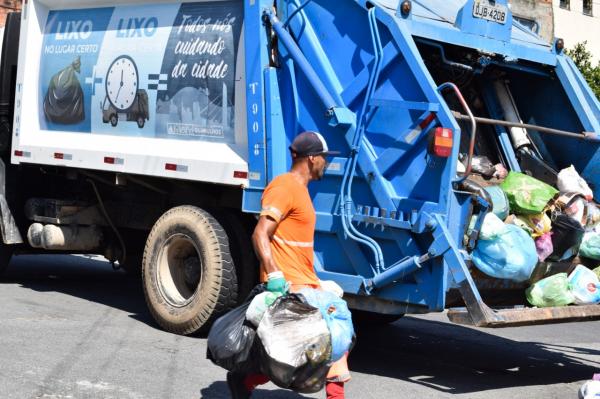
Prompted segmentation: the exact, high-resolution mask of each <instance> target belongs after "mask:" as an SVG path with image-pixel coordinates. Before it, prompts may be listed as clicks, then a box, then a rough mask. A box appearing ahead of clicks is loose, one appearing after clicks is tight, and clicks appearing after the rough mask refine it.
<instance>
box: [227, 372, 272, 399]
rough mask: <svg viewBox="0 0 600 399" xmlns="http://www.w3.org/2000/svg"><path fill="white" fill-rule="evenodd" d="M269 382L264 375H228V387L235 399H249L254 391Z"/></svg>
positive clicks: (230, 373)
mask: <svg viewBox="0 0 600 399" xmlns="http://www.w3.org/2000/svg"><path fill="white" fill-rule="evenodd" d="M267 382H269V378H268V377H267V376H266V375H262V374H243V373H235V372H231V371H230V372H229V373H227V386H228V387H229V392H230V393H231V397H232V398H233V399H249V398H250V394H251V393H252V391H254V389H255V388H256V387H257V386H259V385H262V384H266V383H267Z"/></svg>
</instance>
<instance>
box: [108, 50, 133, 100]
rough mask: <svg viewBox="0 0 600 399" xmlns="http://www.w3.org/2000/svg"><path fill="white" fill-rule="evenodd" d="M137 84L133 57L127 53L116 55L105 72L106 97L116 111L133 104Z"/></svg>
mask: <svg viewBox="0 0 600 399" xmlns="http://www.w3.org/2000/svg"><path fill="white" fill-rule="evenodd" d="M138 84H139V78H138V70H137V66H136V65H135V62H134V61H133V59H132V58H131V57H129V56H127V55H122V56H120V57H117V58H116V59H115V60H114V61H113V62H112V64H110V67H109V68H108V72H107V73H106V97H108V100H109V101H110V103H111V104H112V105H113V106H114V107H115V108H116V109H117V110H118V111H125V110H127V109H129V108H131V106H132V105H133V102H134V100H135V97H136V95H137V90H138Z"/></svg>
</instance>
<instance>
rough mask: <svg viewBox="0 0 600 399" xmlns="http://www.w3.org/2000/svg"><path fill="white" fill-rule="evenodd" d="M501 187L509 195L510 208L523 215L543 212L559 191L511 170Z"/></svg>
mask: <svg viewBox="0 0 600 399" xmlns="http://www.w3.org/2000/svg"><path fill="white" fill-rule="evenodd" d="M500 188H502V190H504V192H505V193H506V196H507V197H508V202H509V203H510V210H511V211H512V212H514V213H516V214H521V215H531V214H539V213H542V211H543V210H544V208H545V207H546V205H547V204H548V201H550V200H551V199H552V198H553V197H554V196H555V195H556V194H557V193H558V190H556V189H555V188H554V187H552V186H550V185H548V184H546V183H544V182H541V181H539V180H537V179H534V178H533V177H531V176H527V175H526V174H523V173H518V172H510V173H509V174H508V177H507V178H506V180H504V182H503V183H502V184H501V185H500Z"/></svg>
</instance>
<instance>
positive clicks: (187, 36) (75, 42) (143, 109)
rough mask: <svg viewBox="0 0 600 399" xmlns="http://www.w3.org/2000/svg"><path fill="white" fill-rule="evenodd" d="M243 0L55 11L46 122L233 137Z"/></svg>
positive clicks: (111, 130)
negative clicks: (241, 0) (236, 70)
mask: <svg viewBox="0 0 600 399" xmlns="http://www.w3.org/2000/svg"><path fill="white" fill-rule="evenodd" d="M242 7H243V6H242V4H241V2H239V1H218V2H202V3H183V4H150V5H136V6H117V7H107V8H96V9H85V10H52V11H50V12H49V15H48V19H47V22H46V26H45V29H44V40H43V45H42V54H41V63H40V64H41V65H40V77H39V79H40V98H39V107H40V113H39V115H40V127H41V128H42V130H46V131H67V132H75V133H93V134H107V135H119V136H138V137H139V136H141V137H159V138H172V139H192V140H208V141H217V142H224V143H232V142H234V120H235V118H234V105H235V104H234V102H235V93H234V88H235V67H236V59H237V51H238V45H239V39H240V34H241V27H242V21H243V8H242Z"/></svg>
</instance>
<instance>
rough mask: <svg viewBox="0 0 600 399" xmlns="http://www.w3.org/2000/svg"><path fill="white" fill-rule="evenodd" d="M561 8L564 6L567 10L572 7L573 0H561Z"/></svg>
mask: <svg viewBox="0 0 600 399" xmlns="http://www.w3.org/2000/svg"><path fill="white" fill-rule="evenodd" d="M560 8H564V9H565V10H570V9H571V0H560Z"/></svg>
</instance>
